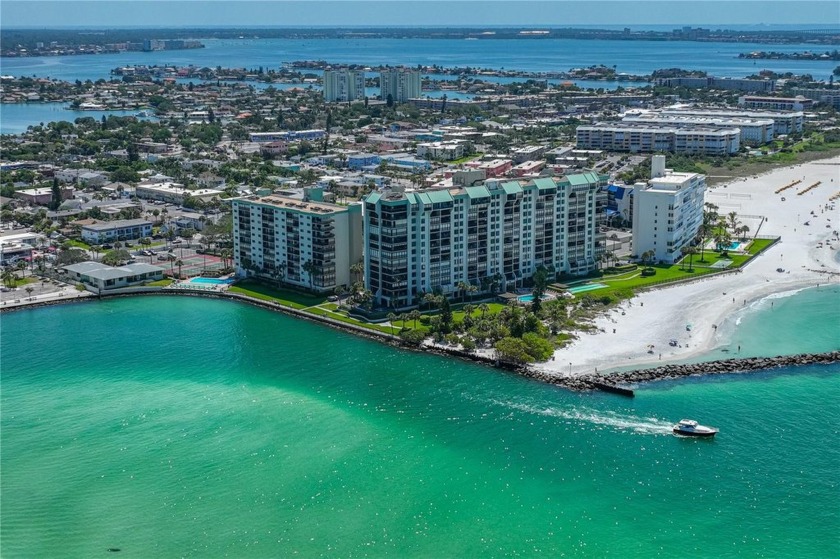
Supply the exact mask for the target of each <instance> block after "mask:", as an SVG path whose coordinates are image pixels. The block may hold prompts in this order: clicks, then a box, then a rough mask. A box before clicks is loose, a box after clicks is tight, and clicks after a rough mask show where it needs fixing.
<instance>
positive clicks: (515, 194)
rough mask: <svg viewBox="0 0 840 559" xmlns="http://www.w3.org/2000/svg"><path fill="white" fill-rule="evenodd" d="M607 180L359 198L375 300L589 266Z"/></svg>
mask: <svg viewBox="0 0 840 559" xmlns="http://www.w3.org/2000/svg"><path fill="white" fill-rule="evenodd" d="M606 182H607V177H606V176H603V175H597V174H595V173H583V174H579V175H569V176H566V177H556V178H555V177H546V178H539V179H535V180H532V181H507V182H504V181H487V182H486V183H485V184H484V185H482V186H469V187H461V188H450V189H440V190H427V191H416V192H401V191H390V192H386V193H379V192H374V193H372V194H369V195H368V196H367V197H366V198H365V200H364V231H365V236H364V237H365V287H366V288H367V289H369V290H370V291H371V292H372V293H373V296H374V299H375V301H376V303H377V304H379V305H381V306H385V307H393V308H398V309H401V308H407V307H411V306H414V305H417V304H418V303H419V302H420V299H421V298H422V296H423V294H424V293H432V292H437V291H439V292H441V293H443V294H445V295H447V296H452V295H455V294H456V293H457V291H458V285H459V284H460V283H461V282H465V283H467V284H470V285H474V286H476V287H477V288H478V290H479V292H488V291H490V290H491V289H493V288H496V289H502V290H504V289H511V288H514V287H515V286H517V285H521V282H522V281H523V280H526V279H528V278H530V277H531V275H532V274H533V273H534V272H535V271H536V270H537V269H538V268H539V267H540V266H544V267H545V268H547V269H548V270H549V271H550V272H553V273H554V274H557V273H567V274H575V275H582V274H587V273H589V272H592V271H594V270H595V269H596V267H597V261H598V258H599V257H600V255H601V254H603V252H604V234H603V233H600V230H599V226H600V225H601V223H602V220H603V217H604V216H605V215H606V213H605V212H606V191H605V190H604V186H605V185H606Z"/></svg>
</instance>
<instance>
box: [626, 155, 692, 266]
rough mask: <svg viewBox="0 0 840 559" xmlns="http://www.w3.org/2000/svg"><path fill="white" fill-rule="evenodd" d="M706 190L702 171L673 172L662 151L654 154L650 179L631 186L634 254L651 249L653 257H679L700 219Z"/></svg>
mask: <svg viewBox="0 0 840 559" xmlns="http://www.w3.org/2000/svg"><path fill="white" fill-rule="evenodd" d="M705 192H706V176H705V175H701V174H698V173H675V172H673V171H671V170H670V169H666V168H665V156H664V155H654V156H653V158H652V162H651V179H650V181H648V182H647V184H645V183H637V184H636V185H635V186H634V194H633V255H634V256H635V257H637V258H641V256H642V254H644V253H645V252H647V251H653V253H654V260H656V261H662V262H668V263H673V262H675V261H676V260H677V259H679V258H680V257H681V256H682V252H681V249H682V248H683V247H685V246H687V245H690V244H691V243H692V242H693V241H694V238H695V237H696V235H697V231H698V230H699V229H700V225H701V224H702V222H703V202H704V194H705Z"/></svg>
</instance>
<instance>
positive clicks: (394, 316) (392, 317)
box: [388, 312, 397, 336]
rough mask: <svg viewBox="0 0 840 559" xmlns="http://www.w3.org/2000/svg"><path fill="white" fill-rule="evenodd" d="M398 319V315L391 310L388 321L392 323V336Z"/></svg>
mask: <svg viewBox="0 0 840 559" xmlns="http://www.w3.org/2000/svg"><path fill="white" fill-rule="evenodd" d="M396 320H397V315H396V314H394V313H392V312H389V313H388V322H389V323H390V324H391V335H392V336H393V335H394V328H395V326H394V322H396Z"/></svg>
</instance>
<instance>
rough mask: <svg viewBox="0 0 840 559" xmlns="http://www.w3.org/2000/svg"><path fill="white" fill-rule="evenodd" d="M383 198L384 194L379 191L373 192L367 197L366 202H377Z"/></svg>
mask: <svg viewBox="0 0 840 559" xmlns="http://www.w3.org/2000/svg"><path fill="white" fill-rule="evenodd" d="M380 198H382V195H381V194H380V193H378V192H371V193H370V194H368V195H367V197H366V198H365V203H367V204H375V203H377V202H379V199H380Z"/></svg>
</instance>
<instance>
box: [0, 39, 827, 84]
mask: <svg viewBox="0 0 840 559" xmlns="http://www.w3.org/2000/svg"><path fill="white" fill-rule="evenodd" d="M204 43H205V45H206V48H203V49H195V50H182V51H157V52H126V53H122V54H101V55H89V56H53V57H39V58H0V73H2V74H4V75H13V76H32V75H36V76H39V77H41V76H49V77H53V78H59V79H64V80H77V79H80V80H86V79H91V80H96V79H99V78H107V77H108V76H109V72H110V71H111V70H112V69H113V68H116V67H118V66H126V65H131V64H149V65H151V64H158V65H161V64H175V65H184V66H185V65H188V64H195V65H197V66H210V67H215V66H219V65H220V66H223V67H234V68H257V67H259V66H263V67H264V68H277V67H279V66H280V65H281V64H283V63H285V62H293V61H297V60H326V61H328V62H337V63H346V64H368V65H379V64H391V65H399V64H405V65H409V66H415V65H417V64H437V65H440V66H471V67H481V68H507V69H513V70H529V71H567V70H569V69H571V68H579V67H584V66H591V65H594V64H604V65H606V66H613V65H615V66H616V70H617V71H618V72H625V73H630V74H649V73H650V72H652V71H653V70H656V69H659V68H672V67H679V68H686V69H692V70H705V71H707V72H709V73H711V74H713V75H716V76H732V77H743V76H745V75H748V74H752V73H754V72H757V71H758V70H761V69H768V70H774V71H776V72H795V73H811V74H813V75H814V77H815V78H816V79H825V80H827V79H828V77H829V75H830V74H831V71H832V70H833V69H834V67H835V66H836V64H834V63H832V62H831V61H821V60H814V61H798V60H758V61H752V60H744V59H739V58H737V56H738V54H739V53H742V52H752V51H756V50H774V51H779V52H797V51H800V52H801V51H806V50H808V51H810V50H819V51H826V50H831V49H830V48H829V47H827V46H821V45H818V46H815V45H809V44H792V45H762V44H755V43H700V42H691V41H667V42H663V41H602V40H591V41H590V40H574V39H539V40H516V39H510V40H505V39H498V40H495V39H494V40H483V41H464V40H454V39H366V40H362V39H359V40H344V39H305V40H300V39H256V40H227V39H226V40H219V39H209V40H205V41H204Z"/></svg>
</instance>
